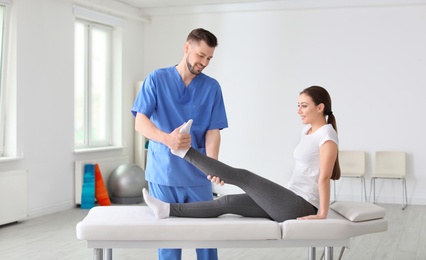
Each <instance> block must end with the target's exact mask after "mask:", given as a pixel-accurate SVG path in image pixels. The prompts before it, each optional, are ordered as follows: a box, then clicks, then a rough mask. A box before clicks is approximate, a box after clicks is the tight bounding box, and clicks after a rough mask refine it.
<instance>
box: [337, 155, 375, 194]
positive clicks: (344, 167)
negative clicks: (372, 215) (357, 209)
mask: <svg viewBox="0 0 426 260" xmlns="http://www.w3.org/2000/svg"><path fill="white" fill-rule="evenodd" d="M339 164H340V177H349V178H359V179H360V180H361V201H362V198H363V197H364V199H365V201H367V189H366V186H365V178H364V174H365V152H363V151H339ZM333 184H334V201H337V199H336V182H334V183H333ZM363 195H364V196H363Z"/></svg>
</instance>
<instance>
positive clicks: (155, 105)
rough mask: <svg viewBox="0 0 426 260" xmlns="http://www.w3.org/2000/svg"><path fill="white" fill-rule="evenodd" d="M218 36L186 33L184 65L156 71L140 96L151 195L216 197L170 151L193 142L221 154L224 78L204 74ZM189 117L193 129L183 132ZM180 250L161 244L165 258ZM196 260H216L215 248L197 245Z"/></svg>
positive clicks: (137, 108) (137, 109)
mask: <svg viewBox="0 0 426 260" xmlns="http://www.w3.org/2000/svg"><path fill="white" fill-rule="evenodd" d="M216 46H217V39H216V36H214V35H213V34H212V33H211V32H209V31H207V30H205V29H202V28H199V29H195V30H193V31H192V32H191V33H190V34H189V35H188V37H187V41H186V43H185V46H184V55H183V58H182V60H181V62H180V63H179V64H177V65H176V66H171V67H168V68H162V69H157V70H155V71H153V72H151V73H150V74H149V75H148V76H147V78H146V79H145V81H144V83H143V84H142V87H141V90H140V92H139V94H138V96H137V98H136V100H135V103H134V105H133V108H132V113H133V115H134V116H135V118H136V119H135V129H136V131H138V132H139V133H141V134H142V135H144V136H145V137H146V138H148V139H149V140H150V141H149V146H148V159H147V165H146V170H145V174H146V180H147V181H148V184H149V192H150V193H151V195H152V196H154V197H156V198H158V199H160V200H162V201H165V202H168V203H187V202H194V201H207V200H212V199H213V192H212V184H211V182H210V181H209V180H208V179H206V177H205V175H204V174H203V173H201V172H200V171H199V170H198V169H196V168H195V167H194V166H192V165H190V164H189V163H188V162H186V161H185V160H182V159H181V158H179V157H177V156H175V155H173V154H172V153H170V149H172V150H179V149H185V148H189V146H190V145H191V146H192V147H194V148H196V149H197V150H198V151H200V152H202V153H204V154H207V156H210V157H212V158H215V159H218V154H219V146H220V130H221V129H223V128H227V127H228V121H227V117H226V111H225V105H224V101H223V97H222V90H221V87H220V85H219V83H218V82H217V81H216V80H215V79H213V78H211V77H209V76H207V75H205V74H203V73H202V71H203V69H204V68H205V67H207V65H208V64H209V62H210V60H211V59H212V58H213V53H214V50H215V48H216ZM189 119H193V120H194V121H193V122H194V123H193V125H192V128H191V132H190V134H185V133H180V132H179V130H180V128H181V127H182V125H183V124H184V123H185V122H187V121H188V120H189ZM181 255H182V252H181V249H159V250H158V256H159V259H162V260H173V259H181ZM197 259H203V260H207V259H208V260H213V259H217V250H216V249H197Z"/></svg>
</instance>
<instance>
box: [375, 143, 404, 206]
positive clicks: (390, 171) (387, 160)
mask: <svg viewBox="0 0 426 260" xmlns="http://www.w3.org/2000/svg"><path fill="white" fill-rule="evenodd" d="M405 157H406V156H405V152H398V151H396V152H392V151H380V152H376V159H375V162H376V165H375V171H374V173H373V175H372V176H371V189H373V203H376V179H398V180H401V181H402V210H404V209H405V208H406V207H407V204H408V199H407V183H406V181H405V172H406V169H405V168H406V159H405ZM370 193H371V191H370Z"/></svg>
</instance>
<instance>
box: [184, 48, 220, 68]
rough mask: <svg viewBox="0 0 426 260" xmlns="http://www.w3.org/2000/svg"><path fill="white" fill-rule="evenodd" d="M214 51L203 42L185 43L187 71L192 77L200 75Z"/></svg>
mask: <svg viewBox="0 0 426 260" xmlns="http://www.w3.org/2000/svg"><path fill="white" fill-rule="evenodd" d="M214 49H215V48H212V47H210V46H208V45H207V44H206V43H205V42H204V41H201V42H199V43H197V42H187V43H186V45H185V55H186V65H187V66H188V69H189V71H190V72H191V73H192V74H194V75H198V74H200V73H201V72H202V71H203V69H204V68H205V67H207V65H209V63H210V60H211V59H212V58H213V53H214Z"/></svg>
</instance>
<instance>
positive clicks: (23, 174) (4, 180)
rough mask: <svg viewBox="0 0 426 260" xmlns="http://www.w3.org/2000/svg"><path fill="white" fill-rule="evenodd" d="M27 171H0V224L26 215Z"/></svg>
mask: <svg viewBox="0 0 426 260" xmlns="http://www.w3.org/2000/svg"><path fill="white" fill-rule="evenodd" d="M27 175H28V174H27V171H25V170H15V171H6V172H0V225H4V224H7V223H12V222H16V221H20V220H24V219H26V218H27V217H28V195H27V194H28V189H27Z"/></svg>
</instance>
